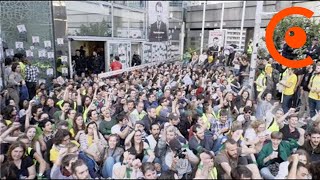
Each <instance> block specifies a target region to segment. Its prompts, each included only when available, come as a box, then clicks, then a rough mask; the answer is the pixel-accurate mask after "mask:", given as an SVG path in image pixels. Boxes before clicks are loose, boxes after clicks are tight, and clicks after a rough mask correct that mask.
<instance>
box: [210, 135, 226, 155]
mask: <svg viewBox="0 0 320 180" xmlns="http://www.w3.org/2000/svg"><path fill="white" fill-rule="evenodd" d="M225 139H227V137H225V136H220V137H218V138H217V139H216V140H215V142H214V145H213V148H212V151H213V152H214V154H217V153H218V152H219V151H220V149H221V147H222V145H223V144H222V142H223V140H225Z"/></svg>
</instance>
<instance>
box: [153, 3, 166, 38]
mask: <svg viewBox="0 0 320 180" xmlns="http://www.w3.org/2000/svg"><path fill="white" fill-rule="evenodd" d="M148 4H149V6H148V17H149V26H148V27H149V28H148V29H149V33H148V34H149V41H150V42H162V41H168V28H169V1H149V2H148Z"/></svg>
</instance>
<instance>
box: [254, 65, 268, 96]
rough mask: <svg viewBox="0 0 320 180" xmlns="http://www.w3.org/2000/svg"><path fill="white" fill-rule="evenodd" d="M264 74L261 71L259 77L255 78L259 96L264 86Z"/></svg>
mask: <svg viewBox="0 0 320 180" xmlns="http://www.w3.org/2000/svg"><path fill="white" fill-rule="evenodd" d="M265 78H266V73H265V72H264V71H263V70H262V71H261V73H260V74H259V76H258V77H257V79H256V81H255V83H256V88H257V94H260V93H261V91H263V90H264V87H265V86H266V80H265Z"/></svg>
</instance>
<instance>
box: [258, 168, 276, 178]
mask: <svg viewBox="0 0 320 180" xmlns="http://www.w3.org/2000/svg"><path fill="white" fill-rule="evenodd" d="M260 174H261V176H262V177H263V178H264V179H275V177H274V176H273V175H272V174H271V172H270V169H269V168H267V167H264V168H262V169H261V170H260Z"/></svg>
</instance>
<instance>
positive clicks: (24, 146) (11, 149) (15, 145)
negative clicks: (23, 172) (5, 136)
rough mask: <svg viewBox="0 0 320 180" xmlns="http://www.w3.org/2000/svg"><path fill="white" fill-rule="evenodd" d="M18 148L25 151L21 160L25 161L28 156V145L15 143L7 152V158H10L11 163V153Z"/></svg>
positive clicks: (19, 142)
mask: <svg viewBox="0 0 320 180" xmlns="http://www.w3.org/2000/svg"><path fill="white" fill-rule="evenodd" d="M17 147H21V148H22V149H23V155H22V157H21V159H23V158H24V157H25V156H26V155H25V153H26V151H27V147H26V145H25V144H24V143H23V142H21V141H15V142H14V143H12V144H11V146H10V147H9V150H8V152H7V157H8V161H9V162H11V161H13V159H12V157H11V153H12V151H13V150H14V149H15V148H17Z"/></svg>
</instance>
